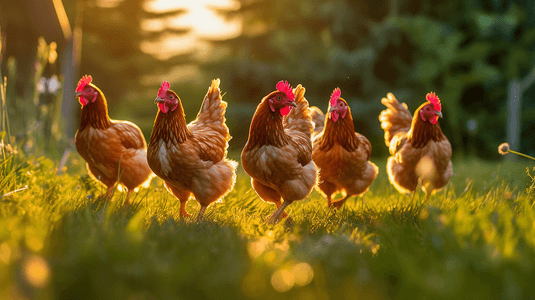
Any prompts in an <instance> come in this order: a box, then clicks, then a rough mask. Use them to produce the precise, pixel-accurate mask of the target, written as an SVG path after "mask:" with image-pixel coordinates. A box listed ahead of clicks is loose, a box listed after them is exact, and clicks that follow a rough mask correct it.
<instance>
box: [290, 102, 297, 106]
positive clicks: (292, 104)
mask: <svg viewBox="0 0 535 300" xmlns="http://www.w3.org/2000/svg"><path fill="white" fill-rule="evenodd" d="M288 106H293V107H297V104H295V101H290V103H288Z"/></svg>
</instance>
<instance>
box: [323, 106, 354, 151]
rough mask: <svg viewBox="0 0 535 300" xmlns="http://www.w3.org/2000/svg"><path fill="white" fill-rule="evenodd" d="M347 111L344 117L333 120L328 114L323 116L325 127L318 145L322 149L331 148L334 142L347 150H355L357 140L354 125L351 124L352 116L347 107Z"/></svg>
mask: <svg viewBox="0 0 535 300" xmlns="http://www.w3.org/2000/svg"><path fill="white" fill-rule="evenodd" d="M347 109H348V112H347V113H346V116H345V117H344V118H339V119H338V121H336V122H334V121H333V120H332V119H331V118H330V116H329V115H327V116H326V118H325V127H324V129H323V134H322V135H321V140H320V141H319V147H320V149H321V150H323V151H327V150H329V149H331V148H332V147H333V146H334V144H339V145H340V146H342V147H344V149H346V150H347V151H355V150H356V149H357V148H358V146H359V140H358V139H357V136H356V134H355V126H354V125H353V117H351V111H349V107H348V108H347Z"/></svg>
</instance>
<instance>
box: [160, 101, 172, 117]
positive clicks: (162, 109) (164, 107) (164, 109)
mask: <svg viewBox="0 0 535 300" xmlns="http://www.w3.org/2000/svg"><path fill="white" fill-rule="evenodd" d="M158 108H159V109H160V110H161V111H162V112H163V113H164V114H165V113H167V112H168V111H169V107H168V106H167V105H165V103H162V102H160V103H158Z"/></svg>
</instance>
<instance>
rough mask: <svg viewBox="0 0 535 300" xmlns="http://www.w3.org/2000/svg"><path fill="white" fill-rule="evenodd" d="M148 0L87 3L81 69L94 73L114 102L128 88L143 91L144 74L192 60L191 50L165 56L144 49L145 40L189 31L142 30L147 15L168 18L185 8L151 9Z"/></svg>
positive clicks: (84, 16) (83, 71) (99, 83)
mask: <svg viewBox="0 0 535 300" xmlns="http://www.w3.org/2000/svg"><path fill="white" fill-rule="evenodd" d="M146 3H147V1H137V0H122V1H121V2H119V4H118V5H117V6H115V7H98V6H97V5H96V1H95V0H91V1H87V2H86V4H85V7H84V13H83V25H82V29H83V32H84V34H83V42H82V43H83V46H82V60H81V72H82V73H83V74H91V75H92V76H93V78H94V82H95V83H96V84H97V85H98V86H99V87H100V88H101V89H102V90H103V91H104V93H105V95H106V97H107V98H108V100H109V101H110V102H111V103H113V102H114V101H119V100H120V99H121V98H122V97H124V95H125V94H126V92H127V91H128V92H141V91H143V90H144V87H143V85H141V84H140V78H141V76H142V75H147V74H163V73H166V72H168V71H169V70H170V69H171V68H172V67H174V66H176V65H180V64H184V63H187V62H188V61H189V54H182V55H177V56H175V57H171V58H169V59H166V60H162V59H158V58H156V57H154V56H153V55H151V54H147V53H144V52H143V51H142V50H141V47H140V45H141V43H142V42H143V41H154V40H158V39H160V38H162V37H163V36H164V35H183V34H186V33H187V32H188V31H189V29H187V28H164V29H162V30H159V31H144V30H142V28H141V22H142V21H143V20H144V19H168V18H173V17H177V16H179V15H181V14H183V13H185V12H186V10H184V9H177V10H172V11H166V12H161V13H157V12H149V11H147V10H146V9H144V4H146ZM112 107H113V106H112ZM112 107H110V108H111V109H113V108H112Z"/></svg>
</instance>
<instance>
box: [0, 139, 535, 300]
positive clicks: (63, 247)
mask: <svg viewBox="0 0 535 300" xmlns="http://www.w3.org/2000/svg"><path fill="white" fill-rule="evenodd" d="M2 155H3V159H2V161H1V163H0V180H1V182H0V193H1V194H2V196H1V200H0V298H1V299H318V300H320V299H394V298H395V299H409V298H410V299H452V298H458V299H532V298H533V297H535V296H534V295H535V288H534V286H533V281H534V279H535V210H534V209H533V201H534V197H533V193H534V192H535V181H533V180H532V178H531V177H530V175H529V171H531V172H532V173H535V172H534V170H533V169H534V168H533V167H534V165H533V163H532V162H530V161H527V160H521V161H516V162H513V161H508V160H504V161H502V162H500V163H497V162H486V161H482V160H479V159H477V158H474V157H463V158H460V157H455V159H454V161H453V165H454V172H455V176H454V177H453V178H452V180H451V182H450V183H449V184H448V185H447V186H446V187H445V188H444V189H443V190H442V191H439V192H437V193H436V194H434V195H432V196H431V197H430V199H429V202H425V201H424V195H423V193H419V194H417V195H416V197H415V199H414V201H413V202H412V203H411V201H410V200H411V198H410V196H408V195H402V194H399V193H398V192H397V191H396V190H395V189H394V188H393V187H392V186H391V185H390V183H389V182H388V178H387V176H386V172H385V164H386V160H385V159H375V160H374V159H372V160H373V161H375V162H376V163H377V164H378V166H379V167H380V173H379V176H378V178H377V180H376V181H375V182H374V183H373V185H372V186H371V188H370V191H369V192H368V193H367V194H366V195H365V196H364V199H361V198H357V199H355V198H350V199H349V200H348V201H347V202H346V204H345V206H344V207H343V209H342V210H340V211H329V210H328V209H327V205H326V200H325V199H323V198H322V197H321V196H320V195H319V194H318V193H317V192H315V191H314V192H313V193H311V194H310V195H309V196H308V197H307V198H306V199H305V200H303V201H299V202H295V203H294V204H292V205H291V206H290V207H289V208H288V209H287V211H288V212H289V213H290V215H291V216H292V217H293V223H292V224H289V223H287V222H279V224H277V225H274V226H271V225H268V224H267V223H266V217H267V216H268V215H269V214H270V213H271V212H272V211H274V209H275V207H274V206H273V205H269V204H266V203H264V202H262V201H261V200H260V199H259V198H258V197H257V195H256V193H255V192H254V190H252V189H251V186H250V179H249V177H248V176H247V175H246V174H245V173H244V172H243V170H240V172H239V174H238V181H237V183H236V186H235V188H234V190H233V191H232V192H231V193H230V194H229V195H228V196H227V197H226V198H225V199H224V201H222V202H219V203H215V204H213V205H211V206H210V207H209V208H208V209H207V213H206V215H205V216H206V218H205V220H204V221H203V222H200V223H199V222H196V221H195V217H196V213H197V211H198V209H199V205H198V204H197V203H196V202H195V201H190V202H189V203H188V208H187V209H188V211H189V212H190V213H191V214H192V218H191V219H186V220H180V218H179V215H178V207H179V203H178V201H177V200H176V199H175V198H174V197H173V196H172V195H171V194H169V193H168V192H167V191H166V190H165V188H164V187H163V184H162V181H161V180H160V179H159V178H156V179H154V180H153V181H152V183H151V185H150V187H149V188H141V189H140V190H139V191H138V192H137V193H133V195H132V196H133V197H132V200H133V205H132V206H131V207H130V209H128V210H123V209H121V205H122V202H123V201H124V197H125V193H120V192H119V191H116V192H115V194H114V196H113V201H111V202H108V203H104V202H102V201H98V197H99V195H101V194H103V193H104V191H105V188H104V187H102V186H100V185H99V184H98V183H96V182H94V181H93V180H92V179H91V178H89V176H88V175H87V171H86V170H85V162H84V161H83V159H81V158H80V157H79V156H78V155H77V154H76V153H75V152H74V153H71V155H70V156H69V157H68V158H67V159H66V160H64V161H63V162H64V164H63V165H62V166H60V164H61V163H60V161H59V160H52V159H50V158H46V157H37V156H25V155H24V153H23V152H22V151H21V150H20V149H19V150H17V149H16V148H15V147H12V146H11V145H7V144H2ZM238 155H239V153H232V155H231V156H234V157H238ZM95 200H97V201H95Z"/></svg>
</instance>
